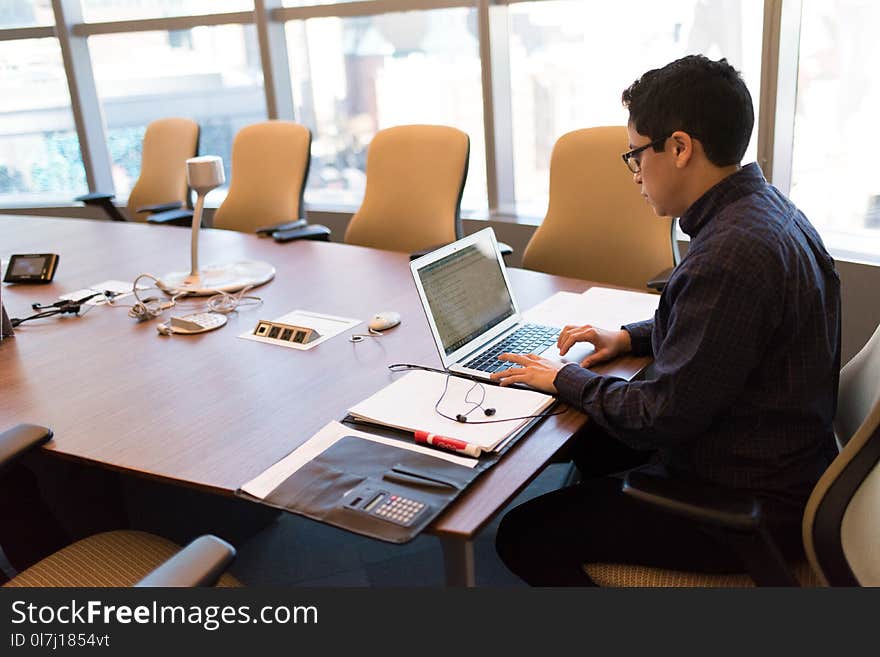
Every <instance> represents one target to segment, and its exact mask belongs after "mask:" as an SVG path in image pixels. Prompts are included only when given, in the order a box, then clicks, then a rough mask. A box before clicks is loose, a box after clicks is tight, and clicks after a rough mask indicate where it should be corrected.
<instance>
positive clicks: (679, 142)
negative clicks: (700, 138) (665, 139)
mask: <svg viewBox="0 0 880 657" xmlns="http://www.w3.org/2000/svg"><path fill="white" fill-rule="evenodd" d="M670 137H671V139H672V154H673V155H674V156H675V166H676V167H677V168H679V169H681V168H684V167H686V166H687V165H688V163H689V162H690V161H691V158H692V157H693V156H694V148H695V147H696V145H695V144H694V140H693V138H692V137H691V136H690V135H689V134H688V133H686V132H684V131H682V130H676V131H675V132H673V133H672V134H671V135H670Z"/></svg>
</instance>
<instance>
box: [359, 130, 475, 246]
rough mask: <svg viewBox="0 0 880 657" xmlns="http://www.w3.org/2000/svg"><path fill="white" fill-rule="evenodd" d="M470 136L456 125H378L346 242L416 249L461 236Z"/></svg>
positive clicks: (443, 242) (441, 243)
mask: <svg viewBox="0 0 880 657" xmlns="http://www.w3.org/2000/svg"><path fill="white" fill-rule="evenodd" d="M469 155H470V138H469V137H468V136H467V134H466V133H464V132H462V131H461V130H458V129H456V128H450V127H448V126H440V125H404V126H397V127H394V128H387V129H385V130H380V131H379V132H377V133H376V135H375V137H373V141H372V142H370V146H369V149H368V150H367V187H366V191H365V192H364V201H363V203H362V204H361V207H360V209H358V211H357V212H356V213H355V215H354V216H353V217H352V218H351V221H350V222H349V224H348V229H347V230H346V231H345V241H346V243H348V244H358V245H360V246H371V247H375V248H378V249H386V250H389V251H404V252H407V253H412V252H415V251H419V250H422V249H426V248H431V247H434V246H440V245H443V244H447V243H449V242H453V241H455V240H456V239H458V238H459V237H462V236H463V232H462V228H461V217H460V215H459V212H460V208H461V195H462V193H463V192H464V184H465V181H466V180H467V171H468V158H469Z"/></svg>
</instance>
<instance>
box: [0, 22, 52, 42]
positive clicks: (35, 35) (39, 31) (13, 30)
mask: <svg viewBox="0 0 880 657" xmlns="http://www.w3.org/2000/svg"><path fill="white" fill-rule="evenodd" d="M54 36H55V28H54V27H52V26H51V25H47V26H42V27H10V28H5V29H2V30H0V41H18V40H20V39H46V38H51V37H54Z"/></svg>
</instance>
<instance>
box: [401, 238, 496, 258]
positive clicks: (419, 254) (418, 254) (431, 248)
mask: <svg viewBox="0 0 880 657" xmlns="http://www.w3.org/2000/svg"><path fill="white" fill-rule="evenodd" d="M444 246H446V244H437V245H435V246H429V247H428V248H427V249H419V250H418V251H415V252H414V253H410V254H409V259H410V260H415V259H416V258H421V257H422V256H423V255H427V254H429V253H431V251H436V250H437V249H440V248H442V247H444ZM498 250H499V251H501V255H502V256H509V255H510V254H511V253H513V247H511V246H510V245H509V244H505V243H504V242H498Z"/></svg>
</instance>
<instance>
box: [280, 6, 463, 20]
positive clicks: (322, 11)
mask: <svg viewBox="0 0 880 657" xmlns="http://www.w3.org/2000/svg"><path fill="white" fill-rule="evenodd" d="M473 6H474V0H371V1H368V2H342V3H339V4H331V5H312V6H308V7H284V8H277V9H273V10H272V14H271V17H272V20H274V21H277V22H279V23H284V22H287V21H294V20H307V19H309V18H352V17H356V16H379V15H381V14H393V13H397V12H402V11H427V10H431V9H453V8H456V7H466V8H471V7H473Z"/></svg>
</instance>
